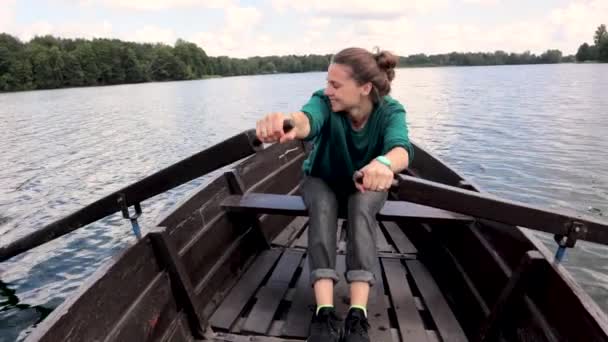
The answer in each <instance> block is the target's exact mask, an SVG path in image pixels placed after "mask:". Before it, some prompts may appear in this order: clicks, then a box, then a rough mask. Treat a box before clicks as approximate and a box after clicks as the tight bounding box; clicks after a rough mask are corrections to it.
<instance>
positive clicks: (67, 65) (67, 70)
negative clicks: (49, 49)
mask: <svg viewBox="0 0 608 342" xmlns="http://www.w3.org/2000/svg"><path fill="white" fill-rule="evenodd" d="M62 75H63V84H64V85H65V86H68V87H79V86H82V85H84V84H85V79H84V72H83V71H82V67H81V66H80V61H79V60H78V58H76V56H75V55H74V53H72V52H65V53H64V54H63V70H62Z"/></svg>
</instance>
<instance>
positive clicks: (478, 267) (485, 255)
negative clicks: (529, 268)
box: [433, 225, 510, 308]
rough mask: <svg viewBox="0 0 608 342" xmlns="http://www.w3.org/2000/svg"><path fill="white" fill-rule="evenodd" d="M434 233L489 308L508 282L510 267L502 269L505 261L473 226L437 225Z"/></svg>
mask: <svg viewBox="0 0 608 342" xmlns="http://www.w3.org/2000/svg"><path fill="white" fill-rule="evenodd" d="M433 233H434V236H435V237H436V238H437V239H438V240H439V241H441V243H442V244H443V245H444V246H445V247H446V248H448V250H449V251H450V253H451V254H452V255H453V256H454V257H455V258H456V259H457V260H458V263H459V264H460V265H461V266H462V268H463V271H464V272H465V273H466V274H467V276H468V277H469V279H470V280H471V281H472V282H473V284H474V286H475V288H476V290H477V291H478V292H479V294H480V295H481V297H482V298H483V300H484V303H485V305H486V306H487V307H488V308H490V307H491V306H492V304H493V303H495V302H496V300H497V299H498V296H499V295H500V292H501V291H502V289H503V287H504V286H505V285H506V284H507V281H508V274H507V273H506V271H507V270H504V269H502V268H501V266H505V265H504V263H502V262H501V261H500V259H499V257H498V256H497V255H496V254H495V253H493V251H492V249H491V247H490V246H489V245H487V244H486V241H484V240H483V239H480V236H478V235H476V234H474V233H473V232H472V231H471V229H470V227H467V226H460V225H459V226H455V225H454V226H445V227H438V226H437V227H435V229H434V230H433ZM509 272H510V270H509Z"/></svg>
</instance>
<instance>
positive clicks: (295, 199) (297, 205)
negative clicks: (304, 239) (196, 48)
mask: <svg viewBox="0 0 608 342" xmlns="http://www.w3.org/2000/svg"><path fill="white" fill-rule="evenodd" d="M222 207H223V208H225V209H226V210H228V211H231V212H238V213H252V212H253V213H258V214H259V213H265V214H278V215H292V216H307V215H308V211H307V210H306V206H305V205H304V201H303V200H302V198H301V197H300V196H288V195H275V194H261V193H248V194H245V195H243V196H238V195H233V196H229V197H228V198H226V199H225V200H224V201H223V202H222ZM341 218H345V217H344V216H341ZM378 219H379V220H383V221H385V220H389V221H414V222H416V221H419V222H443V221H459V222H470V221H472V218H471V217H469V216H465V215H460V214H456V213H452V212H449V211H445V210H441V209H435V208H431V207H427V206H424V205H419V204H415V203H409V202H405V201H387V202H386V203H385V204H384V207H383V208H382V209H381V210H380V212H379V213H378Z"/></svg>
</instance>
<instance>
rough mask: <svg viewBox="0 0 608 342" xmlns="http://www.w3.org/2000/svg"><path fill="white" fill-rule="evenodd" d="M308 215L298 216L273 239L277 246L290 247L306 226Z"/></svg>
mask: <svg viewBox="0 0 608 342" xmlns="http://www.w3.org/2000/svg"><path fill="white" fill-rule="evenodd" d="M307 224H308V217H306V216H297V217H296V218H295V219H293V221H291V223H289V225H288V226H287V227H285V229H283V231H282V232H281V233H280V234H279V235H278V236H277V237H276V238H275V239H274V240H273V241H272V244H273V245H275V246H282V247H288V246H290V245H291V244H292V242H293V241H294V240H295V239H296V237H297V236H298V234H299V233H300V232H302V231H303V229H305V228H306V225H307Z"/></svg>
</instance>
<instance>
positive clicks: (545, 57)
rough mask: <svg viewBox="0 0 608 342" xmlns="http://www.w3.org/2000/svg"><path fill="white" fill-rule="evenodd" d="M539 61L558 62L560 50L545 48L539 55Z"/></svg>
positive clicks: (559, 60) (560, 58)
mask: <svg viewBox="0 0 608 342" xmlns="http://www.w3.org/2000/svg"><path fill="white" fill-rule="evenodd" d="M540 61H541V63H560V62H561V61H562V52H561V51H559V50H547V51H546V52H545V53H543V54H542V55H541V56H540Z"/></svg>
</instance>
